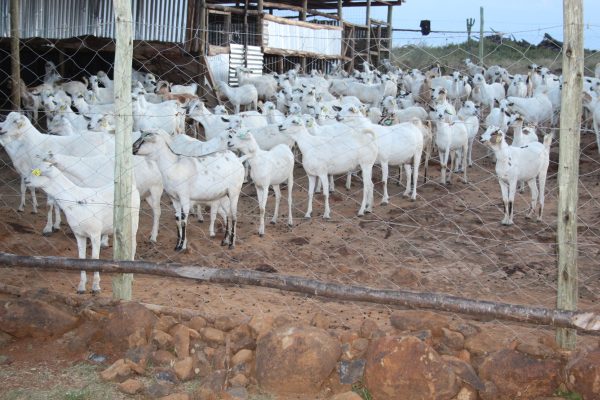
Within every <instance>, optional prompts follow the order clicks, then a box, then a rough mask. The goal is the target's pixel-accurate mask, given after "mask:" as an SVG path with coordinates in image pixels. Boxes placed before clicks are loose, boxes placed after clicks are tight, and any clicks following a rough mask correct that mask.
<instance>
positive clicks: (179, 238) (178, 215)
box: [172, 200, 183, 251]
mask: <svg viewBox="0 0 600 400" xmlns="http://www.w3.org/2000/svg"><path fill="white" fill-rule="evenodd" d="M172 202H173V208H175V224H176V225H177V243H176V244H175V249H174V250H175V251H179V250H181V244H182V242H183V240H182V232H181V205H180V204H179V202H178V201H175V200H173V201H172Z"/></svg>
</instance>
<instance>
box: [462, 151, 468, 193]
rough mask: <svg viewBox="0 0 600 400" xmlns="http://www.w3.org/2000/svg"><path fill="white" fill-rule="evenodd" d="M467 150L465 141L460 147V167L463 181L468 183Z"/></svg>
mask: <svg viewBox="0 0 600 400" xmlns="http://www.w3.org/2000/svg"><path fill="white" fill-rule="evenodd" d="M468 152H469V142H467V143H465V145H464V146H463V148H462V168H463V182H464V183H469V180H468V179H467V156H468Z"/></svg>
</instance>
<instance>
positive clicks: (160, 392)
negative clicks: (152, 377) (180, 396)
mask: <svg viewBox="0 0 600 400" xmlns="http://www.w3.org/2000/svg"><path fill="white" fill-rule="evenodd" d="M171 387H172V385H170V384H166V383H164V382H163V383H161V382H154V383H153V384H151V385H150V386H148V387H147V388H146V390H144V395H145V398H149V399H158V398H161V397H164V396H168V395H169V393H171Z"/></svg>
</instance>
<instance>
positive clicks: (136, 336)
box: [127, 328, 148, 348]
mask: <svg viewBox="0 0 600 400" xmlns="http://www.w3.org/2000/svg"><path fill="white" fill-rule="evenodd" d="M147 344H148V340H147V339H146V332H144V329H143V328H139V329H137V330H136V331H135V332H133V333H132V334H131V335H129V337H128V338H127V346H128V347H129V348H132V347H142V346H145V345H147Z"/></svg>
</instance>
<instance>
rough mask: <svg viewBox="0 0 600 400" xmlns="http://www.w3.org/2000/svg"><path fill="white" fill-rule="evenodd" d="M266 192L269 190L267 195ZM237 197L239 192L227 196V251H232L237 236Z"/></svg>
mask: <svg viewBox="0 0 600 400" xmlns="http://www.w3.org/2000/svg"><path fill="white" fill-rule="evenodd" d="M268 190H269V188H268V187H267V194H268V193H269V192H268ZM239 197H240V194H239V192H238V193H230V194H229V215H228V216H227V226H228V227H229V228H230V230H229V249H233V248H234V247H235V239H236V234H237V232H236V229H237V205H238V200H239Z"/></svg>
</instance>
